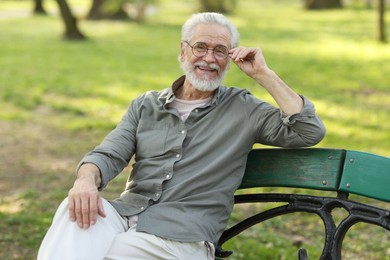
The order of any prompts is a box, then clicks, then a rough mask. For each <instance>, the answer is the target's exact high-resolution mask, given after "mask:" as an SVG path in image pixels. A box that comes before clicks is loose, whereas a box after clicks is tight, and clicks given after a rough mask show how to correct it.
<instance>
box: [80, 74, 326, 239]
mask: <svg viewBox="0 0 390 260" xmlns="http://www.w3.org/2000/svg"><path fill="white" fill-rule="evenodd" d="M183 82H184V76H183V77H181V78H179V79H178V80H176V81H175V82H174V83H173V85H172V87H171V88H167V89H164V90H162V91H160V92H157V91H150V92H147V93H145V94H143V95H142V96H140V97H138V98H136V99H135V100H133V101H132V102H131V105H130V107H129V109H128V111H127V113H126V114H125V115H124V117H123V118H122V120H121V122H120V123H119V124H118V125H117V127H116V128H115V129H114V130H113V131H112V132H111V133H110V134H109V135H107V137H106V138H105V139H104V140H103V142H102V143H101V144H100V145H99V146H97V147H96V148H95V149H94V150H93V151H91V152H90V153H89V154H87V155H86V156H85V157H84V159H83V160H82V161H81V163H86V162H90V163H94V164H95V165H97V166H98V167H99V169H100V171H101V177H102V184H101V187H100V188H99V189H103V188H104V187H105V186H106V185H107V183H108V182H109V181H110V180H111V179H113V178H114V177H115V176H116V175H117V174H118V173H120V172H121V171H122V170H123V168H124V167H126V166H127V165H128V163H129V161H130V159H131V158H132V156H133V155H135V163H134V165H133V168H132V172H131V174H130V177H129V180H128V182H127V185H126V189H125V191H124V192H123V193H122V194H121V196H120V197H119V198H118V199H115V200H113V201H111V203H112V205H113V206H114V207H115V209H116V210H117V211H118V212H119V214H121V215H122V216H131V215H134V214H139V216H138V224H137V231H143V232H147V233H150V234H155V235H157V236H161V237H164V238H167V239H172V240H179V241H183V242H184V241H209V242H216V241H218V239H219V237H220V235H221V233H222V232H223V230H224V229H225V227H226V225H227V221H228V218H229V215H230V213H231V211H232V208H233V195H234V192H235V190H236V189H237V187H238V186H239V185H240V182H241V179H242V176H243V174H244V170H245V164H246V158H247V155H248V153H249V152H250V151H251V149H252V147H253V145H254V144H255V143H261V144H266V145H273V146H280V147H307V146H311V145H315V144H317V143H318V142H319V141H320V140H321V139H322V138H323V136H324V134H325V127H324V125H323V124H322V122H321V120H320V119H319V118H318V117H317V116H316V114H315V110H314V106H313V104H312V103H311V102H310V101H309V100H308V99H306V98H305V97H302V99H303V101H304V107H303V109H302V111H301V112H300V113H299V114H296V115H293V116H289V117H287V116H286V115H283V113H281V112H280V110H279V109H278V108H276V107H274V106H272V105H270V104H268V103H266V102H263V101H261V100H259V99H257V98H256V97H254V96H253V95H251V94H250V93H249V92H248V91H247V90H244V89H239V88H235V87H232V88H226V87H223V86H221V87H219V88H218V89H217V91H216V93H215V95H214V97H213V99H212V101H211V103H210V104H209V105H206V106H205V107H199V108H197V109H195V110H193V111H192V112H191V113H190V115H189V117H188V118H187V120H186V121H185V122H183V121H182V120H181V119H180V117H179V114H178V112H177V110H176V109H174V108H170V107H169V106H168V104H169V103H170V102H172V100H174V98H175V96H174V90H175V89H176V88H178V87H180V86H181V85H182V83H183ZM81 163H80V165H81Z"/></svg>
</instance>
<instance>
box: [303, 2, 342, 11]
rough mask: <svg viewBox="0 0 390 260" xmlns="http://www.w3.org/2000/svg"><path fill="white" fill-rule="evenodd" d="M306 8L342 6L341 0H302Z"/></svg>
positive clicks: (317, 8)
mask: <svg viewBox="0 0 390 260" xmlns="http://www.w3.org/2000/svg"><path fill="white" fill-rule="evenodd" d="M304 1H305V8H306V9H308V10H319V9H332V8H342V7H343V5H342V3H341V0H304Z"/></svg>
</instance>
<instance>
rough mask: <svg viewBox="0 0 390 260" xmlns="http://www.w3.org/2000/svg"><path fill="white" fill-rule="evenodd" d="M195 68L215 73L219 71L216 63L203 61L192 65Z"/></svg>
mask: <svg viewBox="0 0 390 260" xmlns="http://www.w3.org/2000/svg"><path fill="white" fill-rule="evenodd" d="M195 67H202V68H206V69H214V70H216V71H218V72H219V71H220V70H221V68H220V67H219V65H218V64H216V63H207V62H205V61H197V62H195V63H194V68H195Z"/></svg>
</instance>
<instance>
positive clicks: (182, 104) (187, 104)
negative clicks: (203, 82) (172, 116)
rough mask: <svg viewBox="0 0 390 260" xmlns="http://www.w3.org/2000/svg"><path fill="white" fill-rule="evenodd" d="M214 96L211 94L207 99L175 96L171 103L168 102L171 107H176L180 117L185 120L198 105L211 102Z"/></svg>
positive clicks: (201, 105)
mask: <svg viewBox="0 0 390 260" xmlns="http://www.w3.org/2000/svg"><path fill="white" fill-rule="evenodd" d="M212 98H213V96H210V97H208V98H206V99H197V100H185V99H179V98H175V99H174V100H173V101H172V102H171V103H169V104H168V106H169V107H173V108H176V109H177V111H178V112H179V115H180V118H181V120H182V121H183V122H185V121H186V120H187V118H188V116H189V115H190V113H191V111H192V110H194V109H195V108H197V107H203V106H205V105H207V104H209V103H210V101H211V99H212Z"/></svg>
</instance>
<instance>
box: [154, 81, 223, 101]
mask: <svg viewBox="0 0 390 260" xmlns="http://www.w3.org/2000/svg"><path fill="white" fill-rule="evenodd" d="M185 79H186V76H185V75H183V76H181V77H180V78H178V79H177V80H175V81H174V82H173V83H172V86H171V87H170V88H167V89H164V90H162V91H161V92H160V95H159V96H158V100H160V101H161V102H162V104H163V105H164V106H165V105H167V104H168V103H171V102H172V101H173V100H174V99H175V91H176V90H177V89H178V88H180V87H181V86H182V85H183V83H184V81H185ZM225 91H226V88H224V87H221V86H219V87H218V89H217V90H216V92H215V94H214V96H213V98H212V100H211V105H218V104H219V103H220V101H221V98H222V96H223V94H224V93H225Z"/></svg>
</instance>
